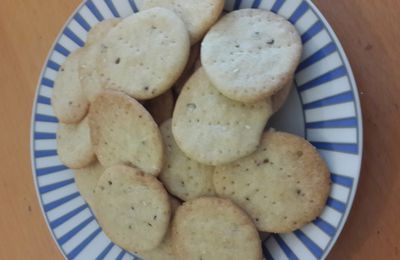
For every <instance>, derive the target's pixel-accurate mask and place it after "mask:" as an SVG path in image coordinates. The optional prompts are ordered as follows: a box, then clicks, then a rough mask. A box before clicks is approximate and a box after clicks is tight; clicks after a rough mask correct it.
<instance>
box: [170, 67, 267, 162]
mask: <svg viewBox="0 0 400 260" xmlns="http://www.w3.org/2000/svg"><path fill="white" fill-rule="evenodd" d="M271 114H272V106H271V102H270V101H267V100H262V101H259V102H257V103H254V104H244V103H240V102H237V101H234V100H231V99H229V98H227V97H225V96H223V95H222V94H221V93H219V92H218V91H217V89H215V88H214V86H213V85H212V83H211V82H210V81H209V80H208V78H207V75H206V74H205V72H204V70H203V69H202V68H200V69H199V70H197V71H196V73H195V74H193V76H192V77H191V78H190V79H189V81H188V82H187V83H186V85H185V87H184V88H183V90H182V93H181V94H180V96H179V98H178V100H177V103H176V106H175V111H174V115H173V118H172V132H173V134H174V137H175V140H176V142H177V144H178V146H179V147H180V148H181V150H182V151H183V152H184V153H185V154H186V156H188V157H189V158H191V159H192V160H196V161H198V162H200V163H203V164H207V165H219V164H224V163H229V162H232V161H235V160H237V159H239V158H241V157H244V156H247V155H249V154H250V153H252V152H254V151H255V150H256V149H257V146H258V144H259V142H260V138H261V135H262V132H263V130H264V127H265V125H266V123H267V121H268V119H269V117H270V116H271Z"/></svg>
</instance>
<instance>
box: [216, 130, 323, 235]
mask: <svg viewBox="0 0 400 260" xmlns="http://www.w3.org/2000/svg"><path fill="white" fill-rule="evenodd" d="M214 186H215V188H216V191H217V194H218V195H219V196H221V197H226V198H230V199H232V201H234V202H235V203H236V204H237V205H239V206H240V207H242V208H243V209H244V210H245V211H246V212H247V213H248V214H249V215H250V216H251V217H252V218H253V220H254V222H255V223H256V225H257V228H258V229H259V230H260V231H266V232H271V233H286V232H291V231H293V230H296V229H298V228H300V227H302V226H304V225H305V224H307V223H309V222H310V221H312V220H314V219H315V218H316V217H317V216H319V215H320V213H321V211H322V210H323V208H324V206H325V202H326V199H327V197H328V194H329V190H330V180H329V171H328V168H327V166H326V164H325V162H324V161H323V160H322V158H321V157H320V155H319V154H318V152H317V151H316V149H315V148H314V147H313V146H312V145H311V144H310V143H309V142H307V141H306V140H304V139H303V138H300V137H298V136H295V135H292V134H287V133H282V132H268V133H265V134H264V136H263V138H262V142H261V145H260V147H259V149H258V150H257V151H256V152H255V153H253V154H252V155H250V156H248V157H246V158H243V159H241V160H239V161H236V162H234V163H232V164H228V165H225V166H221V167H217V168H216V170H215V174H214Z"/></svg>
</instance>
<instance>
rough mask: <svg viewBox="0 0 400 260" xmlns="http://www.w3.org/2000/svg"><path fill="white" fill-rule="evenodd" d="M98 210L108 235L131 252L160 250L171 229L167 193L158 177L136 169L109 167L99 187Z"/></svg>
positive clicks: (99, 218)
mask: <svg viewBox="0 0 400 260" xmlns="http://www.w3.org/2000/svg"><path fill="white" fill-rule="evenodd" d="M94 208H95V212H96V217H97V220H98V221H99V224H100V226H101V227H102V228H103V230H104V232H105V233H106V234H107V236H108V237H110V239H111V240H112V241H113V242H115V243H116V244H117V245H119V246H121V247H122V248H124V249H125V250H128V251H130V252H137V251H141V250H151V249H154V248H156V247H157V246H158V245H159V244H160V243H161V241H162V240H163V238H164V236H165V235H166V232H167V230H168V225H169V221H170V210H171V209H170V201H169V197H168V194H167V192H166V191H165V189H164V187H163V186H162V184H161V183H160V182H159V181H158V180H157V179H156V178H155V177H153V176H150V175H146V174H143V173H141V172H140V171H139V170H137V169H135V168H131V167H128V166H124V165H117V166H113V167H110V168H108V169H107V170H106V171H105V172H104V174H103V175H102V176H101V178H100V180H99V182H98V184H97V186H96V189H95V195H94Z"/></svg>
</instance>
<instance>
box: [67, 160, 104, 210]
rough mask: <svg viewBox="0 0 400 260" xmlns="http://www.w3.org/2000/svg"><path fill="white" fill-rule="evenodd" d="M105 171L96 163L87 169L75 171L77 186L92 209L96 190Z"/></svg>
mask: <svg viewBox="0 0 400 260" xmlns="http://www.w3.org/2000/svg"><path fill="white" fill-rule="evenodd" d="M104 170H105V169H104V167H103V166H102V165H101V164H100V163H99V162H97V161H96V162H94V163H92V164H91V165H89V166H87V167H84V168H81V169H76V170H75V171H74V177H75V183H76V186H77V188H78V190H79V192H80V194H81V196H82V197H83V198H84V199H85V200H86V202H87V203H88V204H89V206H91V207H93V197H94V189H95V188H96V185H97V182H98V181H99V179H100V177H101V175H103V172H104Z"/></svg>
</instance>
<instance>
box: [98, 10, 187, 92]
mask: <svg viewBox="0 0 400 260" xmlns="http://www.w3.org/2000/svg"><path fill="white" fill-rule="evenodd" d="M101 48H102V49H101V51H100V55H99V56H98V59H97V60H98V62H97V69H98V73H99V75H100V78H101V82H102V83H103V84H104V85H106V86H107V88H111V89H115V90H119V91H122V92H125V93H126V94H128V95H130V96H132V97H134V98H136V99H140V100H147V99H152V98H154V97H157V96H159V95H161V94H162V93H164V92H165V91H167V90H168V89H169V88H171V87H172V85H173V84H174V82H175V81H176V80H177V79H178V78H179V76H180V75H181V73H182V72H183V70H184V68H185V65H186V63H187V60H188V57H189V51H190V43H189V35H188V32H187V30H186V27H185V25H184V23H183V22H182V20H181V19H180V18H179V17H178V16H177V15H176V14H175V13H174V12H172V11H169V10H167V9H163V8H158V7H157V8H152V9H149V10H145V11H143V12H140V13H138V14H135V15H132V16H130V17H128V18H125V19H124V20H123V21H121V22H120V23H119V24H118V25H117V26H115V27H114V28H113V29H111V31H110V32H109V33H108V34H107V36H106V37H105V39H104V41H103V42H102V44H101Z"/></svg>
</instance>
